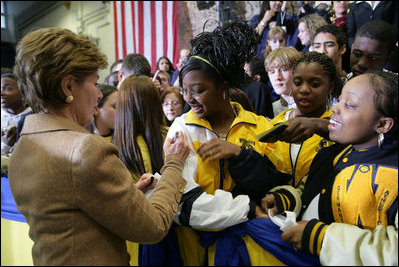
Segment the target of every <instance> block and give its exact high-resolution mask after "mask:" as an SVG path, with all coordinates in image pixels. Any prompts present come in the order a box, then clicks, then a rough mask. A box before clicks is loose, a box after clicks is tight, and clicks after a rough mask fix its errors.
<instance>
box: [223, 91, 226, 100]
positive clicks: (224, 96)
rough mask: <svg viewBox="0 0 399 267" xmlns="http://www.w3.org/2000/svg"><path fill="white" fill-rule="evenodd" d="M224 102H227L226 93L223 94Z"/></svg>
mask: <svg viewBox="0 0 399 267" xmlns="http://www.w3.org/2000/svg"><path fill="white" fill-rule="evenodd" d="M223 100H226V92H224V93H223Z"/></svg>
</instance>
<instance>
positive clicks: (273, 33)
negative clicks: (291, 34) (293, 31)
mask: <svg viewBox="0 0 399 267" xmlns="http://www.w3.org/2000/svg"><path fill="white" fill-rule="evenodd" d="M277 36H282V37H283V38H284V40H285V42H286V43H287V33H286V32H285V31H284V29H283V28H282V27H280V26H276V27H273V28H271V29H270V30H269V32H268V33H267V36H266V40H267V41H270V40H273V39H275V38H276V37H277ZM271 51H272V48H271V47H270V45H268V44H267V45H266V49H265V52H263V56H264V57H265V58H266V57H267V55H269V54H270V52H271Z"/></svg>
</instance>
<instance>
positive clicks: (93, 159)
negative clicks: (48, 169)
mask: <svg viewBox="0 0 399 267" xmlns="http://www.w3.org/2000/svg"><path fill="white" fill-rule="evenodd" d="M98 138H99V137H98V136H95V135H90V136H89V135H87V137H85V138H82V139H83V140H82V141H81V142H80V143H79V144H78V145H76V147H75V148H74V149H73V152H72V155H71V157H72V166H71V169H70V170H66V171H67V172H68V171H70V177H71V179H72V183H73V188H74V190H73V192H71V197H72V198H74V199H75V201H76V203H78V206H79V207H80V209H82V210H83V211H84V212H86V213H87V215H88V216H89V217H91V218H93V219H94V220H95V221H97V222H98V223H99V224H101V225H102V226H104V227H105V228H107V229H108V230H109V231H111V232H113V233H115V234H116V235H118V236H120V237H121V238H124V239H126V240H129V241H133V242H140V243H155V242H159V241H160V240H161V239H162V238H163V237H164V236H165V235H166V234H167V232H168V230H169V228H170V226H171V223H172V220H173V216H174V215H175V212H176V211H177V205H178V201H179V200H180V197H181V194H182V192H181V191H183V190H182V189H183V187H184V185H185V184H186V182H185V180H184V179H183V178H182V177H181V171H182V167H183V161H180V160H178V159H177V158H169V159H166V162H165V166H164V170H163V173H162V179H161V180H160V182H159V184H158V185H157V188H156V190H155V191H154V192H153V194H152V196H151V198H150V199H149V200H147V199H146V198H145V196H144V194H143V193H142V192H141V191H140V190H139V189H137V187H136V185H135V184H134V182H133V180H132V178H131V175H130V173H129V171H128V170H127V168H126V167H125V165H124V164H123V162H122V161H121V160H120V159H119V153H118V149H117V148H116V147H115V146H114V145H113V144H111V143H109V142H107V141H104V140H103V139H101V140H99V139H98ZM100 138H101V137H100ZM179 188H180V189H181V190H179Z"/></svg>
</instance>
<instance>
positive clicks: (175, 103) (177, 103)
mask: <svg viewBox="0 0 399 267" xmlns="http://www.w3.org/2000/svg"><path fill="white" fill-rule="evenodd" d="M180 104H181V103H180V102H179V101H169V102H164V103H162V106H164V107H167V106H169V105H170V106H173V107H176V106H178V105H180Z"/></svg>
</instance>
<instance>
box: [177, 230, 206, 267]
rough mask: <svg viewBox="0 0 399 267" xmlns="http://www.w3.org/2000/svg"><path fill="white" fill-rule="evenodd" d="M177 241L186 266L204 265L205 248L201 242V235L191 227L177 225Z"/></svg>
mask: <svg viewBox="0 0 399 267" xmlns="http://www.w3.org/2000/svg"><path fill="white" fill-rule="evenodd" d="M176 235H177V242H178V243H179V251H180V256H181V259H182V261H183V265H184V266H202V265H204V259H205V249H204V248H203V247H202V246H201V245H200V244H199V236H198V235H197V234H196V233H195V231H194V230H193V229H191V228H189V227H185V226H182V225H178V226H176Z"/></svg>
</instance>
